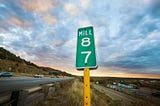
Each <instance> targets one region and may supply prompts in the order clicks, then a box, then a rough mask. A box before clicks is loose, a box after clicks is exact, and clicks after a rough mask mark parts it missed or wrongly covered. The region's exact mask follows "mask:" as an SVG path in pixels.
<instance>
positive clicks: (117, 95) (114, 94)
mask: <svg viewBox="0 0 160 106" xmlns="http://www.w3.org/2000/svg"><path fill="white" fill-rule="evenodd" d="M91 85H92V86H93V87H94V88H95V89H96V90H98V91H100V92H102V93H105V94H106V95H107V96H109V97H110V98H111V99H112V100H122V103H123V104H125V106H128V105H131V104H132V103H137V104H139V103H140V104H141V106H145V105H147V106H155V105H153V104H151V103H147V102H146V101H143V100H141V99H138V98H135V97H132V96H130V95H127V94H124V93H122V92H118V91H115V90H112V89H109V88H106V87H103V86H101V85H97V84H93V83H92V84H91Z"/></svg>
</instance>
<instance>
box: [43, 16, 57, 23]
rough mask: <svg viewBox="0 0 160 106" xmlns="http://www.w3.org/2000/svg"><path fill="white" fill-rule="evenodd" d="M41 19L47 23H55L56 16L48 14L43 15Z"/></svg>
mask: <svg viewBox="0 0 160 106" xmlns="http://www.w3.org/2000/svg"><path fill="white" fill-rule="evenodd" d="M43 19H44V21H45V22H46V23H47V24H49V25H52V24H55V23H56V22H57V19H56V17H55V16H53V15H50V14H47V15H45V16H43Z"/></svg>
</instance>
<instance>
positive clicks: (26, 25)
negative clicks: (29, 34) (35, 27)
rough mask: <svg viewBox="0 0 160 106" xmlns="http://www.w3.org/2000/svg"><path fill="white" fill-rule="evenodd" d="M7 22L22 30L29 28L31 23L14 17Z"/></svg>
mask: <svg viewBox="0 0 160 106" xmlns="http://www.w3.org/2000/svg"><path fill="white" fill-rule="evenodd" d="M9 22H10V23H12V24H14V25H16V26H19V27H22V28H29V27H31V23H30V22H29V21H26V20H22V19H20V18H16V17H11V18H9Z"/></svg>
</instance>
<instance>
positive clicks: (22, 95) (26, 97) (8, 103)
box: [0, 79, 72, 106]
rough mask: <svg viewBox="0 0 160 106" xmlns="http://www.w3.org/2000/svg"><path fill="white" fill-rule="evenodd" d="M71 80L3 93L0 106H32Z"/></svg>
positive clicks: (0, 96)
mask: <svg viewBox="0 0 160 106" xmlns="http://www.w3.org/2000/svg"><path fill="white" fill-rule="evenodd" d="M71 80H72V79H70V80H64V81H62V80H60V81H56V82H52V83H49V84H41V85H38V86H35V87H29V88H25V89H18V90H13V91H6V92H3V94H1V95H0V106H34V104H36V103H37V102H39V101H41V100H44V99H45V98H46V97H47V96H49V95H50V94H51V93H53V92H55V91H56V90H57V89H60V88H61V86H62V85H63V84H64V83H66V82H67V81H71Z"/></svg>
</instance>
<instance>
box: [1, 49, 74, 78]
mask: <svg viewBox="0 0 160 106" xmlns="http://www.w3.org/2000/svg"><path fill="white" fill-rule="evenodd" d="M0 71H9V72H17V73H27V74H37V73H41V74H44V75H55V76H57V75H62V76H73V75H71V74H69V73H67V72H63V71H60V70H57V69H53V68H50V67H44V66H38V65H36V64H34V63H32V62H30V61H26V60H25V59H22V58H21V57H20V56H16V55H15V54H13V53H11V52H10V51H8V50H6V49H4V48H3V47H0Z"/></svg>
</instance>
